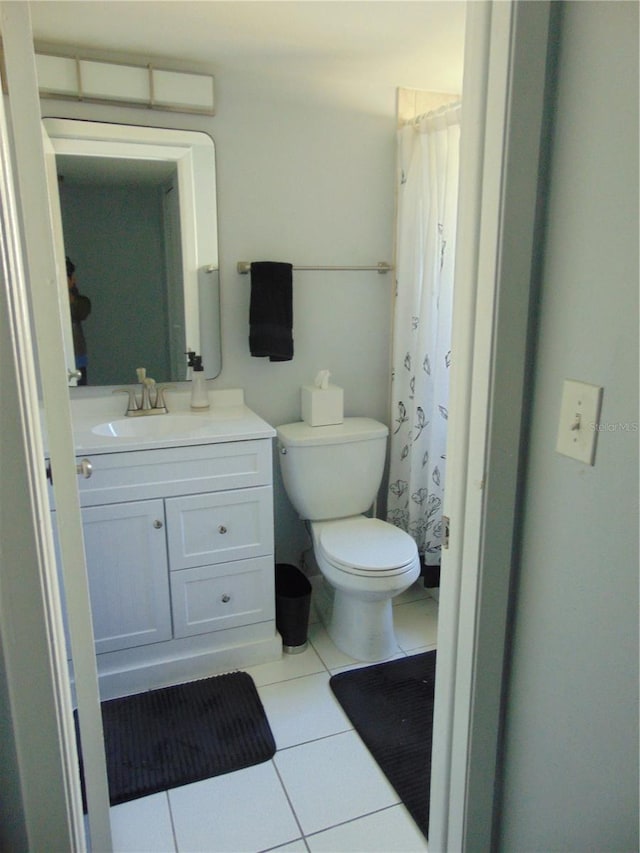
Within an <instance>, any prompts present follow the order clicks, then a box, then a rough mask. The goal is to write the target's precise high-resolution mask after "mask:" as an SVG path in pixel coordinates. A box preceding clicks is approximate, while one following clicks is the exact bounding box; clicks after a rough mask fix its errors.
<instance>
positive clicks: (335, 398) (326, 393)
mask: <svg viewBox="0 0 640 853" xmlns="http://www.w3.org/2000/svg"><path fill="white" fill-rule="evenodd" d="M343 412H344V403H343V393H342V388H338V386H337V385H329V386H328V387H327V388H325V389H324V390H323V389H322V388H317V387H316V386H315V385H303V386H302V420H303V421H305V423H308V424H309V426H328V425H329V424H341V423H342V421H343V419H344V417H343Z"/></svg>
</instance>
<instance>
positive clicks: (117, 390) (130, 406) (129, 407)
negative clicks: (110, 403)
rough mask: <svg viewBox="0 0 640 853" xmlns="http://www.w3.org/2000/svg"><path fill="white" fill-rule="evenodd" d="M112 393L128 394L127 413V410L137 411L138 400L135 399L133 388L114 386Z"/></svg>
mask: <svg viewBox="0 0 640 853" xmlns="http://www.w3.org/2000/svg"><path fill="white" fill-rule="evenodd" d="M111 393H112V394H128V395H129V402H128V404H127V414H129V412H137V411H138V401H137V400H136V394H135V391H134V390H133V388H114V390H113V391H112V392H111Z"/></svg>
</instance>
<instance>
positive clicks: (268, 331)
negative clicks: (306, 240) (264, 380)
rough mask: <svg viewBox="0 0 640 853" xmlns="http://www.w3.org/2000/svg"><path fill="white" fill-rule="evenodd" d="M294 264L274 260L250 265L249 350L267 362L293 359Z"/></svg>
mask: <svg viewBox="0 0 640 853" xmlns="http://www.w3.org/2000/svg"><path fill="white" fill-rule="evenodd" d="M292 270H293V267H292V265H291V264H282V263H277V262H275V261H258V262H254V263H252V264H251V304H250V307H249V349H250V350H251V355H255V356H268V357H269V361H291V359H292V358H293V334H292V329H293V272H292Z"/></svg>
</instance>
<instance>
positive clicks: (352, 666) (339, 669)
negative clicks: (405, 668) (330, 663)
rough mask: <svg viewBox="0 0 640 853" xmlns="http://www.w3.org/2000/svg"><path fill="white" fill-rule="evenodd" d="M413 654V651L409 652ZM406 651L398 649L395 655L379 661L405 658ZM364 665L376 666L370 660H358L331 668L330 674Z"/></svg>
mask: <svg viewBox="0 0 640 853" xmlns="http://www.w3.org/2000/svg"><path fill="white" fill-rule="evenodd" d="M411 654H413V652H411ZM406 657H407V653H406V652H403V651H402V649H399V650H398V654H397V655H393V657H390V658H385V660H384V661H380V663H387V661H391V660H400V658H406ZM365 666H377V664H376V663H371V661H360V662H358V663H351V664H349V665H348V666H337V667H335V669H334V668H332V669H331V675H336V674H337V673H338V672H345V671H346V670H349V669H363V668H364V667H365Z"/></svg>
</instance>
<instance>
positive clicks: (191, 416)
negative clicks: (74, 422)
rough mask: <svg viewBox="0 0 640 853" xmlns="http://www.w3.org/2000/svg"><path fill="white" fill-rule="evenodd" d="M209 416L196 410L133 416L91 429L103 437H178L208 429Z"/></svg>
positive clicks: (210, 422)
mask: <svg viewBox="0 0 640 853" xmlns="http://www.w3.org/2000/svg"><path fill="white" fill-rule="evenodd" d="M211 426H212V421H211V418H210V416H208V415H201V414H198V413H196V412H194V413H185V414H183V415H172V414H167V415H143V416H140V417H133V418H131V417H130V418H119V419H118V420H115V421H108V422H107V423H103V424H97V426H94V427H93V428H92V430H91V432H93V433H95V434H96V435H100V436H104V437H105V438H141V439H147V440H153V439H163V438H174V437H175V438H180V437H186V436H189V435H193V434H194V433H199V432H201V431H203V430H207V429H210V428H211Z"/></svg>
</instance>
